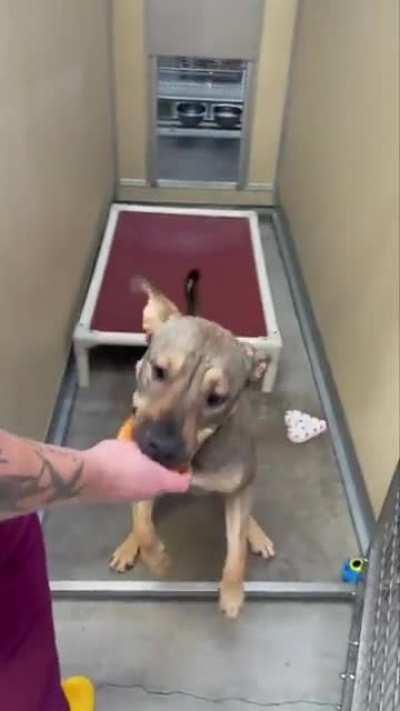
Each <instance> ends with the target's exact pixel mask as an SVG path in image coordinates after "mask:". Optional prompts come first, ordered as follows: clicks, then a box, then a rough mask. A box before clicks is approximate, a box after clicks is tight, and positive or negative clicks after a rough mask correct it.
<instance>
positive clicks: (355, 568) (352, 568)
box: [342, 558, 367, 585]
mask: <svg viewBox="0 0 400 711" xmlns="http://www.w3.org/2000/svg"><path fill="white" fill-rule="evenodd" d="M366 572H367V559H366V558H349V559H348V560H346V561H345V562H344V563H343V566H342V580H343V582H344V583H351V584H352V585H357V583H360V582H361V581H362V580H364V577H365V573H366Z"/></svg>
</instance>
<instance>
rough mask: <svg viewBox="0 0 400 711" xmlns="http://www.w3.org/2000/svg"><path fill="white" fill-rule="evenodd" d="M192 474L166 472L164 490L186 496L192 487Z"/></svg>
mask: <svg viewBox="0 0 400 711" xmlns="http://www.w3.org/2000/svg"><path fill="white" fill-rule="evenodd" d="M190 481H191V476H190V474H176V473H175V472H169V471H166V472H165V473H164V476H163V486H164V490H165V491H168V492H170V493H177V494H184V493H185V492H186V491H188V489H189V487H190Z"/></svg>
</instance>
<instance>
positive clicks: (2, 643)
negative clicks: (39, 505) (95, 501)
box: [0, 514, 69, 711]
mask: <svg viewBox="0 0 400 711" xmlns="http://www.w3.org/2000/svg"><path fill="white" fill-rule="evenodd" d="M0 707H1V708H2V709H3V708H4V709H12V711H68V709H69V704H68V703H67V701H66V699H65V696H64V694H63V691H62V689H61V681H60V669H59V663H58V656H57V650H56V646H55V638H54V628H53V619H52V611H51V600H50V592H49V586H48V579H47V569H46V559H45V553H44V546H43V538H42V532H41V526H40V523H39V520H38V518H37V516H36V515H35V514H34V515H30V516H24V517H21V518H16V519H12V520H10V521H3V522H1V523H0Z"/></svg>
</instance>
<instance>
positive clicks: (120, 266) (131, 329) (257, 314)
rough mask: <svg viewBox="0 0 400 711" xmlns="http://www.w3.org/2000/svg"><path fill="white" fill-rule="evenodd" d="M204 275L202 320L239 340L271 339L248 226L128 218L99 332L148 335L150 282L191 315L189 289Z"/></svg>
mask: <svg viewBox="0 0 400 711" xmlns="http://www.w3.org/2000/svg"><path fill="white" fill-rule="evenodd" d="M192 269H198V270H200V272H201V279H200V282H199V289H198V293H199V315H200V316H203V317H204V318H207V319H210V320H211V321H216V322H217V323H219V324H221V325H222V326H225V328H228V329H229V330H230V331H232V332H233V333H234V334H235V335H237V336H249V337H257V336H266V335H267V327H266V324H265V319H264V314H263V309H262V304H261V297H260V291H259V285H258V281H257V274H256V268H255V263H254V256H253V250H252V244H251V235H250V224H249V221H248V219H247V218H238V217H235V218H229V217H211V216H205V215H204V216H203V215H201V216H198V215H184V214H179V215H177V214H167V213H150V212H130V211H121V212H120V213H119V217H118V221H117V225H116V229H115V232H114V237H113V242H112V246H111V251H110V254H109V259H108V264H107V267H106V271H105V274H104V277H103V283H102V287H101V289H100V293H99V296H98V299H97V304H96V308H95V311H94V314H93V318H92V323H91V328H92V329H95V330H99V331H117V332H124V333H140V332H141V331H142V310H143V306H144V303H145V297H144V296H143V295H142V294H135V293H132V290H131V286H130V283H131V279H132V276H134V275H135V274H140V275H142V276H145V277H146V278H147V279H149V280H150V281H152V282H153V283H154V284H155V285H157V287H158V288H159V289H161V290H162V291H164V292H165V294H166V295H167V296H168V297H169V298H170V299H172V300H173V301H174V302H175V303H176V304H177V306H178V307H179V308H180V309H181V310H182V311H183V312H185V295H184V289H183V285H184V281H185V279H186V277H187V275H188V273H189V271H190V270H192Z"/></svg>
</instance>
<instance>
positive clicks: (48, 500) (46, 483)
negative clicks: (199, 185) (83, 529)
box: [0, 430, 189, 519]
mask: <svg viewBox="0 0 400 711" xmlns="http://www.w3.org/2000/svg"><path fill="white" fill-rule="evenodd" d="M188 486H189V479H188V477H187V476H186V477H183V478H182V477H181V476H179V475H178V474H174V473H173V472H167V471H166V470H164V469H163V468H162V467H159V466H158V465H157V464H155V463H154V462H150V460H148V459H147V458H145V457H144V456H143V455H142V454H141V452H140V451H139V450H138V448H137V447H136V446H135V445H134V444H133V443H127V442H117V441H115V440H108V441H104V442H101V443H100V444H98V445H96V446H95V447H92V448H90V449H87V450H84V451H78V450H74V449H67V448H64V447H55V446H53V445H46V444H42V443H39V442H33V441H31V440H25V439H22V438H20V437H15V436H14V435H11V434H8V433H7V432H4V431H1V430H0V518H3V519H4V518H9V517H11V516H16V515H22V514H26V513H30V512H31V511H35V510H37V509H40V508H45V507H48V506H52V505H56V504H61V503H66V502H74V501H85V502H100V501H109V502H113V501H134V500H137V499H143V498H151V497H153V496H154V495H157V494H158V493H162V492H164V491H185V490H186V489H187V488H188Z"/></svg>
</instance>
